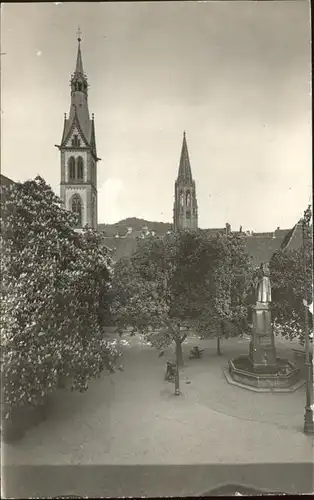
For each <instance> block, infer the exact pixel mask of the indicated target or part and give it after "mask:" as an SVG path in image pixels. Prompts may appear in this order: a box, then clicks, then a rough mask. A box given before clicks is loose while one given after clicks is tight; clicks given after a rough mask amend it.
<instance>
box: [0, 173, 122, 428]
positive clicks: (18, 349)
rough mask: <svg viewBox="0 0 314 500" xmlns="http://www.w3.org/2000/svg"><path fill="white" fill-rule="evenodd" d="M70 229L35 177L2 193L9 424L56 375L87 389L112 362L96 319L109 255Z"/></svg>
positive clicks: (94, 237)
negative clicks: (92, 380)
mask: <svg viewBox="0 0 314 500" xmlns="http://www.w3.org/2000/svg"><path fill="white" fill-rule="evenodd" d="M75 223H76V216H75V215H74V214H72V213H71V212H68V211H66V210H64V209H63V207H62V205H61V201H60V199H59V198H58V197H57V196H55V194H54V193H53V191H52V190H51V188H50V187H49V186H48V185H47V184H46V183H45V181H44V180H43V179H42V178H40V177H36V179H35V180H30V181H27V182H25V183H17V184H15V185H13V186H11V187H10V188H3V189H2V193H1V234H0V245H1V257H2V258H1V289H0V302H1V304H0V307H1V311H0V313H1V361H2V363H1V377H2V400H3V403H4V408H5V409H6V414H7V415H6V416H7V417H8V418H9V417H10V415H12V412H13V413H14V411H15V410H17V409H19V408H21V407H23V406H24V405H28V404H31V405H37V404H39V403H40V401H41V400H42V398H45V397H46V395H47V394H48V393H49V392H51V391H53V390H55V389H56V388H57V387H58V383H59V380H60V377H69V376H71V378H72V381H73V384H72V389H77V390H80V391H82V390H86V388H87V384H88V380H89V379H90V378H91V377H95V376H97V375H99V373H100V372H101V371H102V370H103V369H104V368H105V367H107V368H109V369H112V367H113V364H114V360H115V357H116V356H117V352H116V351H115V349H114V348H112V347H111V346H110V345H109V344H107V343H106V342H105V341H104V339H103V336H102V330H101V324H100V319H99V318H100V315H101V314H102V311H103V309H104V301H105V300H106V296H107V295H108V293H109V289H110V280H111V273H112V269H111V267H112V266H111V260H110V255H109V253H108V250H107V249H106V247H105V246H104V241H103V239H102V236H101V235H99V234H97V233H96V232H94V231H92V230H88V229H86V230H84V231H83V232H82V233H78V232H75V231H74V230H73V226H74V225H75Z"/></svg>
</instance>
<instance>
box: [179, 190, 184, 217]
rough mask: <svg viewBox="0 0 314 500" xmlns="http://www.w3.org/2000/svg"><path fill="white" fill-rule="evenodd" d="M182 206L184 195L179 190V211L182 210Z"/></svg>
mask: <svg viewBox="0 0 314 500" xmlns="http://www.w3.org/2000/svg"><path fill="white" fill-rule="evenodd" d="M183 207H184V195H183V193H182V191H181V192H180V212H183Z"/></svg>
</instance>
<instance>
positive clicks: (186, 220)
mask: <svg viewBox="0 0 314 500" xmlns="http://www.w3.org/2000/svg"><path fill="white" fill-rule="evenodd" d="M173 226H174V229H175V230H177V229H197V226H198V212H197V199H196V188H195V182H194V180H193V177H192V171H191V165H190V158H189V152H188V146H187V141H186V133H185V132H184V133H183V142H182V148H181V156H180V163H179V172H178V177H177V180H176V182H175V201H174V208H173Z"/></svg>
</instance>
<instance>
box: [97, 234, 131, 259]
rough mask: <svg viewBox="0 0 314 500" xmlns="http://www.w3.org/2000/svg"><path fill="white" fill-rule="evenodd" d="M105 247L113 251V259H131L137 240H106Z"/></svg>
mask: <svg viewBox="0 0 314 500" xmlns="http://www.w3.org/2000/svg"><path fill="white" fill-rule="evenodd" d="M104 242H105V245H106V246H107V247H109V248H111V250H113V253H112V259H113V260H114V261H118V260H120V259H122V258H123V257H129V256H130V255H132V253H133V252H134V250H135V249H136V245H137V240H136V239H132V238H112V237H109V238H105V240H104Z"/></svg>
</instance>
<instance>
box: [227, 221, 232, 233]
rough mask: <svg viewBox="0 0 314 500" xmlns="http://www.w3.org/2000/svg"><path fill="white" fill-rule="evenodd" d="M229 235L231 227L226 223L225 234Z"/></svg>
mask: <svg viewBox="0 0 314 500" xmlns="http://www.w3.org/2000/svg"><path fill="white" fill-rule="evenodd" d="M230 233H231V226H230V224H229V222H226V234H227V235H228V234H230Z"/></svg>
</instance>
